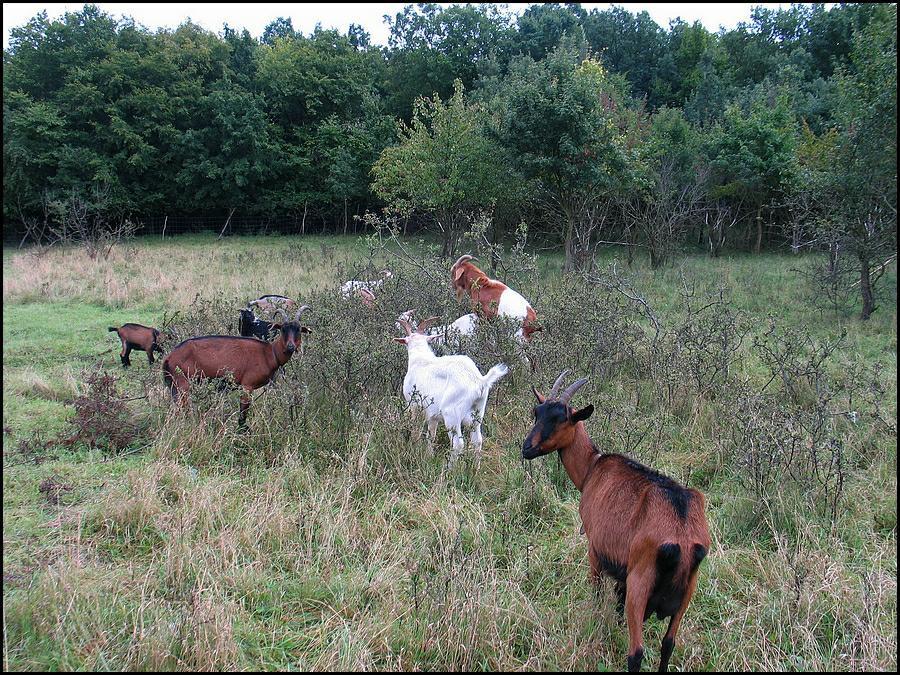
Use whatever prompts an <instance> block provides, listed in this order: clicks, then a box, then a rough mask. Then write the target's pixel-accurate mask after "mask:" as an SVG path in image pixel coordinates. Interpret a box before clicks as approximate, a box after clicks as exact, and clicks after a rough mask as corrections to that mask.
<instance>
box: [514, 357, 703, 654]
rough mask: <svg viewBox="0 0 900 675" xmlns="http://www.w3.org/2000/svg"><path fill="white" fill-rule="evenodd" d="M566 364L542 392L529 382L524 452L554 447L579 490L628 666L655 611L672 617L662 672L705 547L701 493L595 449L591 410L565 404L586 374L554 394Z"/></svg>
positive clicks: (536, 453)
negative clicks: (624, 627)
mask: <svg viewBox="0 0 900 675" xmlns="http://www.w3.org/2000/svg"><path fill="white" fill-rule="evenodd" d="M567 372H568V371H563V373H562V374H561V375H560V376H559V377H558V378H557V379H556V382H555V383H554V385H553V389H552V390H551V392H550V395H549V396H547V397H546V398H544V397H543V396H541V394H540V393H538V391H537V390H536V389H534V388H533V387H532V391H534V395H535V396H536V397H537V400H538V405H537V406H536V407H535V409H534V419H535V425H534V428H533V429H532V430H531V432H529V434H528V435H527V436H526V437H525V442H524V443H523V444H522V457H523V458H524V459H534V458H535V457H540V456H541V455H546V454H547V453H550V452H553V451H558V452H559V457H560V459H561V460H562V463H563V465H564V466H565V468H566V472H567V473H568V474H569V477H570V478H571V479H572V482H573V483H574V484H575V487H577V488H578V489H579V490H580V491H581V505H580V507H579V513H580V514H581V522H582V525H583V530H584V532H585V534H586V535H587V538H588V543H589V558H590V562H591V572H592V576H593V577H594V578H597V577H599V575H600V573H601V572H605V573H606V574H608V575H610V576H611V577H612V578H613V579H615V581H616V590H617V593H618V595H619V602H620V604H622V605H624V608H625V614H626V619H627V621H628V635H629V649H628V670H629V671H638V670H640V668H641V660H642V659H643V656H644V642H643V637H642V629H643V624H644V622H645V621H646V620H647V619H648V618H649V617H650V615H651V614H653V613H654V612H656V616H657V617H658V618H660V619H662V618H665V617H670V620H669V627H668V629H667V630H666V634H665V636H664V638H663V641H662V647H661V648H660V653H661V658H660V665H659V670H660V672H664V671H666V670H667V668H668V665H669V657H670V656H671V655H672V650H673V649H674V647H675V634H676V633H677V632H678V626H679V625H680V624H681V619H682V618H683V617H684V612H685V610H686V609H687V607H688V604H689V603H690V601H691V597H692V596H693V594H694V590H695V589H696V587H697V568H698V566H699V565H700V562H701V561H702V560H703V558H704V557H705V556H706V553H707V552H708V551H709V546H710V538H709V531H708V528H707V525H706V515H705V513H704V512H705V508H706V501H705V498H704V496H703V493H702V492H699V491H698V490H694V489H690V488H684V487H682V486H681V485H679V484H678V483H676V482H675V481H673V480H672V479H670V478H667V477H666V476H663V475H662V474H659V473H657V472H656V471H653V470H652V469H649V468H647V467H645V466H643V465H641V464H638V463H637V462H635V461H634V460H631V459H628V458H627V457H624V456H622V455H616V454H609V455H601V454H600V453H599V452H598V451H597V448H596V446H595V445H594V443H593V442H592V441H591V439H590V437H589V436H588V434H587V432H586V431H585V429H584V420H586V419H587V418H589V417H590V416H591V413H593V412H594V406H593V405H588V406H586V407H585V408H582V409H581V410H575V409H574V408H570V407H569V401H570V400H571V398H572V395H573V394H574V393H575V392H576V391H577V390H578V389H579V388H581V387H582V386H583V385H584V384H585V382H587V379H586V378H582V379H580V380H578V381H576V382H575V383H574V384H572V385H570V386H569V388H568V389H566V390H565V391H564V392H563V393H562V394H561V395H560V396H559V398H558V399H555V397H556V393H557V391H558V390H559V386H560V384H561V383H562V380H563V377H565V375H566V373H567Z"/></svg>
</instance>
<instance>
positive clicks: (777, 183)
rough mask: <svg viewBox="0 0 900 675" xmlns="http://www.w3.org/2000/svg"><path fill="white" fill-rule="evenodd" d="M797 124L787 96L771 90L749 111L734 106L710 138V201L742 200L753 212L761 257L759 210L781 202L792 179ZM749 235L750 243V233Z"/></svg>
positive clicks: (760, 217)
mask: <svg viewBox="0 0 900 675" xmlns="http://www.w3.org/2000/svg"><path fill="white" fill-rule="evenodd" d="M795 141H796V123H795V121H794V118H793V115H792V113H791V110H790V107H789V105H788V101H787V98H786V97H785V96H783V95H777V94H776V93H775V92H769V93H768V95H766V96H764V97H759V98H757V99H756V100H755V101H753V103H752V104H751V107H750V109H749V110H748V111H746V112H745V111H743V110H742V109H741V108H740V107H739V106H738V105H736V104H732V105H730V106H728V107H727V108H726V110H725V120H724V123H723V124H722V125H721V126H717V127H716V128H714V129H713V130H712V131H711V132H710V134H709V135H708V152H709V157H710V160H711V169H712V176H711V180H712V185H711V190H710V195H711V197H712V198H713V199H719V198H726V199H728V200H729V201H732V202H733V203H737V202H743V203H744V204H746V205H748V206H749V208H751V209H752V210H753V211H754V212H755V214H756V215H755V224H756V242H755V244H754V246H753V250H754V251H756V252H757V253H759V251H760V249H761V246H762V238H763V217H762V211H763V209H764V208H765V207H766V206H770V207H773V206H774V205H776V204H779V203H781V202H782V201H783V198H784V196H785V194H786V193H787V190H788V186H789V185H790V184H791V183H792V181H793V173H794V170H795V164H794V158H795V155H794V146H795ZM747 234H748V240H749V238H750V236H752V235H751V234H750V232H748V233H747Z"/></svg>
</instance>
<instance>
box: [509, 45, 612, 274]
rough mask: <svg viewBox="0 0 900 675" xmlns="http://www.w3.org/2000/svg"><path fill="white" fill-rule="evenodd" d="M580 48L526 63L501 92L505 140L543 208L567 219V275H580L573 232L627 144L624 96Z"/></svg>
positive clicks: (564, 229)
mask: <svg viewBox="0 0 900 675" xmlns="http://www.w3.org/2000/svg"><path fill="white" fill-rule="evenodd" d="M583 50H584V45H583V43H582V44H581V45H579V44H578V43H577V42H576V41H575V40H573V39H568V40H564V41H563V42H562V43H561V44H560V46H559V47H557V48H556V49H555V50H554V51H553V52H552V54H551V55H550V56H549V57H547V58H546V59H544V60H543V61H538V62H536V61H534V60H532V59H531V58H530V57H523V58H521V59H519V60H518V61H516V62H515V63H514V64H513V67H512V68H511V72H510V76H509V78H508V80H507V83H506V87H505V89H504V91H503V94H502V96H503V99H504V113H503V115H504V117H503V124H502V138H503V142H504V144H505V145H506V147H508V148H509V150H510V152H511V153H512V156H513V157H514V158H515V162H516V166H517V167H518V169H519V170H520V171H521V173H522V174H523V175H524V176H525V177H526V178H528V179H529V180H533V181H535V182H536V184H537V185H538V187H539V191H538V193H537V194H538V195H540V199H541V201H542V203H543V204H544V205H545V206H546V207H548V208H549V209H550V210H551V211H552V212H553V213H555V214H557V217H558V218H559V219H560V220H561V221H562V222H561V225H562V227H561V230H562V237H561V238H562V240H563V241H564V242H565V247H566V264H565V267H566V270H567V271H568V270H572V269H575V268H576V266H577V265H578V261H579V256H578V255H577V251H576V237H575V235H576V229H577V228H578V226H579V223H580V221H581V220H582V219H583V218H584V217H585V216H586V214H587V210H588V207H589V205H590V204H591V202H592V200H595V199H596V198H598V197H599V196H602V195H603V194H604V193H605V192H607V191H609V190H610V189H611V185H612V183H614V182H615V181H616V177H617V176H618V175H619V174H620V173H621V172H622V171H623V169H624V165H625V155H624V149H623V143H624V138H623V135H622V133H621V131H620V129H619V127H618V125H617V124H616V121H615V115H616V108H617V106H621V104H622V100H621V98H622V97H621V91H617V90H616V86H615V85H614V83H613V80H612V79H611V78H610V77H609V75H608V73H607V72H606V70H605V69H604V67H603V66H602V65H601V63H600V62H599V61H598V60H595V59H590V58H587V56H586V54H585V53H584V51H583Z"/></svg>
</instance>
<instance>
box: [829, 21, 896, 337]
mask: <svg viewBox="0 0 900 675" xmlns="http://www.w3.org/2000/svg"><path fill="white" fill-rule="evenodd" d="M837 78H838V82H839V85H838V87H837V92H838V97H839V98H838V101H837V104H836V117H837V119H838V123H839V126H838V138H837V142H836V144H835V153H834V156H833V158H832V162H831V166H832V167H833V169H832V171H831V175H830V187H831V190H832V192H833V194H834V196H835V200H836V206H837V207H838V214H837V215H838V217H837V218H836V219H833V220H831V221H830V222H829V223H828V224H827V225H826V227H827V230H828V234H829V235H830V236H831V237H833V238H836V239H837V240H838V241H840V242H841V244H842V246H843V247H844V249H845V250H846V251H847V252H848V253H849V254H850V255H852V256H853V257H854V258H855V259H856V261H857V264H858V273H859V281H858V286H859V290H860V296H861V300H862V309H861V311H860V318H861V319H863V320H866V319H868V318H869V317H870V316H871V315H872V312H874V311H875V309H876V284H877V282H878V280H879V278H880V277H881V275H882V274H883V273H884V270H885V260H886V259H887V260H890V257H891V256H892V255H893V256H896V250H897V124H896V120H897V6H896V5H882V6H880V7H879V8H878V13H877V15H875V16H874V17H873V18H872V20H871V21H870V22H869V23H868V25H867V26H866V27H865V29H863V30H862V31H859V32H858V33H856V35H855V36H854V38H853V47H852V51H851V66H850V67H849V68H846V69H841V70H839V72H838V74H837Z"/></svg>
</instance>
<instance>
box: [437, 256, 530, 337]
mask: <svg viewBox="0 0 900 675" xmlns="http://www.w3.org/2000/svg"><path fill="white" fill-rule="evenodd" d="M470 260H476V258H474V257H473V256H470V255H464V256H460V257H459V259H458V260H457V261H456V262H455V263H453V265H452V266H451V267H450V278H451V279H452V282H453V289H454V290H455V291H456V297H457V299H459V300H462V298H463V297H464V296H465V295H468V296H469V298H470V299H471V301H472V305H473V306H480V307H481V311H482V314H483V315H484V316H485V317H487V318H490V317H494V316H508V317H512V318H514V319H518V320H519V321H521V322H522V330H521V336H522V337H523V338H524V339H525V340H530V339H531V335H532V334H533V333H536V332H537V331H539V330H541V328H540V327H539V326H537V325H535V323H534V322H535V320H536V319H537V314H535V311H534V310H533V309H532V308H531V304H530V303H529V302H528V301H527V300H526V299H525V298H523V297H522V296H521V295H520V294H519V293H517V292H516V291H514V290H513V289H511V288H510V287H509V286H507V285H506V284H504V283H503V282H502V281H497V280H496V279H491V278H490V277H488V275H487V274H485V273H484V272H482V271H481V270H480V269H479V268H478V267H477V266H476V265H474V264H472V263H471V262H469V261H470Z"/></svg>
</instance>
